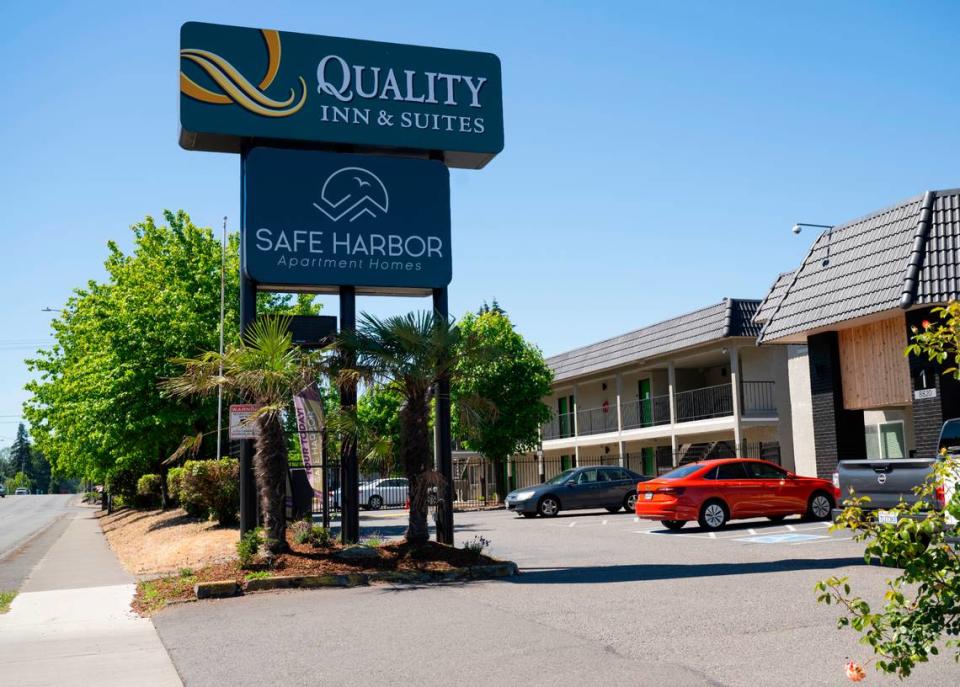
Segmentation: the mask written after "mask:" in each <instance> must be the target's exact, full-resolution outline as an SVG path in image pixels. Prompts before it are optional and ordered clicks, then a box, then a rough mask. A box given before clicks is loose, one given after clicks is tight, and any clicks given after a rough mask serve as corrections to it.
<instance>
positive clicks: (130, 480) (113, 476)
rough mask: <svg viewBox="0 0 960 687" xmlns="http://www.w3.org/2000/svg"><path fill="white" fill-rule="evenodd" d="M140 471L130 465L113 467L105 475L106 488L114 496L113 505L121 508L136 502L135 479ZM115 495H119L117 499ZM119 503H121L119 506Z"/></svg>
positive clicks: (138, 477)
mask: <svg viewBox="0 0 960 687" xmlns="http://www.w3.org/2000/svg"><path fill="white" fill-rule="evenodd" d="M141 474H142V473H141V472H140V470H135V469H134V468H131V467H114V468H113V470H111V471H110V473H109V474H108V475H107V483H106V489H107V491H109V492H110V496H112V497H114V502H113V503H114V507H115V508H121V507H123V506H128V505H130V504H132V503H135V502H136V498H137V480H139V479H140V475H141ZM116 497H120V498H119V499H117V498H116ZM120 504H123V506H121V505H120Z"/></svg>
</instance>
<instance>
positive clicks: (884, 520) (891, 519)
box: [877, 510, 900, 525]
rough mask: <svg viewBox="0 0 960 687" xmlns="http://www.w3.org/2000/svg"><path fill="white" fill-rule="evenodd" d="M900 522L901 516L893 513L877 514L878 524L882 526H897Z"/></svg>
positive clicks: (883, 511)
mask: <svg viewBox="0 0 960 687" xmlns="http://www.w3.org/2000/svg"><path fill="white" fill-rule="evenodd" d="M899 520H900V516H899V515H897V514H896V513H894V512H892V511H888V510H882V511H880V512H879V513H877V522H879V523H880V524H881V525H896V524H897V522H898V521H899Z"/></svg>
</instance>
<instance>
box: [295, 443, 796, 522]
mask: <svg viewBox="0 0 960 687" xmlns="http://www.w3.org/2000/svg"><path fill="white" fill-rule="evenodd" d="M740 449H741V450H740V451H737V449H736V447H735V445H734V442H732V441H716V442H707V443H700V444H691V445H687V446H685V447H684V448H683V449H682V450H680V451H677V452H676V454H675V453H674V452H673V451H672V449H671V448H670V447H669V446H657V447H653V448H652V449H650V450H649V451H650V452H648V453H646V454H644V453H643V452H638V453H624V454H623V455H622V456H621V455H619V454H617V453H601V454H581V455H580V456H579V458H575V457H574V456H573V455H569V456H549V457H548V456H544V458H543V461H542V470H541V463H540V462H539V461H538V460H537V458H536V457H535V456H532V455H528V456H515V457H513V458H510V459H509V460H508V461H507V462H505V463H499V464H497V463H495V462H494V461H492V460H489V459H487V458H484V457H482V456H476V455H469V456H456V455H455V456H454V457H453V493H452V495H453V506H454V509H456V510H477V509H482V508H492V507H500V506H501V505H502V504H503V499H504V497H505V496H506V492H509V491H512V490H514V489H522V488H524V487H530V486H533V485H536V484H542V483H543V482H546V481H547V480H550V479H552V478H554V477H556V476H557V475H559V474H560V473H561V472H563V471H564V470H568V469H570V468H574V467H583V466H589V465H610V466H622V467H625V468H627V469H628V470H632V471H633V472H636V473H638V474H641V475H642V474H651V472H650V471H651V469H652V470H653V471H655V474H657V475H662V474H664V473H666V472H669V471H670V470H672V469H673V468H674V466H676V465H685V464H687V463H691V462H697V461H700V460H708V459H711V458H732V457H735V456H738V455H739V456H741V457H747V458H761V459H763V460H768V461H770V462H772V463H776V464H777V465H779V464H780V445H779V444H778V443H777V442H743V443H742V444H741V446H740ZM651 452H652V455H651ZM498 471H500V475H499V477H500V480H499V482H500V484H501V485H502V489H503V491H504V493H499V492H498V487H497V485H498V479H497V478H498ZM312 479H313V482H312V483H313V485H314V489H315V491H314V499H313V512H314V513H321V512H322V510H323V500H322V499H323V492H322V491H320V485H321V479H322V470H321V469H320V468H313V469H312ZM358 491H359V503H360V507H361V508H363V509H367V510H381V509H387V508H395V509H399V508H404V507H405V506H406V505H407V503H408V499H409V496H410V494H409V488H408V484H407V480H406V478H405V477H403V476H402V475H400V474H399V473H398V471H397V470H396V469H370V468H367V469H364V470H362V471H361V474H360V486H359V490H358ZM327 499H328V504H329V507H330V511H331V513H336V512H338V511H339V509H340V505H341V503H342V496H341V490H340V466H339V464H336V463H332V464H330V465H329V466H328V467H327Z"/></svg>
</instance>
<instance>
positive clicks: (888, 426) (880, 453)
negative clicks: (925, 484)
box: [864, 420, 907, 460]
mask: <svg viewBox="0 0 960 687" xmlns="http://www.w3.org/2000/svg"><path fill="white" fill-rule="evenodd" d="M864 434H865V438H866V443H867V458H869V459H871V460H878V459H883V460H886V459H888V458H904V457H906V455H907V444H906V440H905V438H904V432H903V421H902V420H894V421H892V422H881V423H879V424H876V425H867V426H866V427H864Z"/></svg>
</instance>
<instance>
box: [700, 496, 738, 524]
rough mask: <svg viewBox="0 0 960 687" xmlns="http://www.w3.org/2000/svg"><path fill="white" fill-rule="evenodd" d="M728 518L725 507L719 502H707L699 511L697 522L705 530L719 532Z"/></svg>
mask: <svg viewBox="0 0 960 687" xmlns="http://www.w3.org/2000/svg"><path fill="white" fill-rule="evenodd" d="M729 517H730V516H729V515H728V514H727V507H726V506H724V505H723V503H722V502H721V501H707V502H706V503H705V504H703V508H701V509H700V517H699V518H698V519H697V521H698V522H699V523H700V527H702V528H703V529H705V530H719V529H720V528H722V527H723V526H724V525H726V524H727V519H728V518H729Z"/></svg>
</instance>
